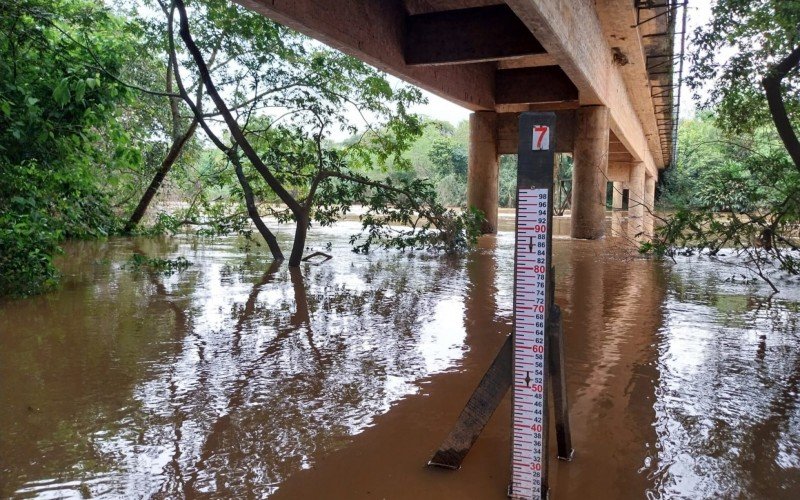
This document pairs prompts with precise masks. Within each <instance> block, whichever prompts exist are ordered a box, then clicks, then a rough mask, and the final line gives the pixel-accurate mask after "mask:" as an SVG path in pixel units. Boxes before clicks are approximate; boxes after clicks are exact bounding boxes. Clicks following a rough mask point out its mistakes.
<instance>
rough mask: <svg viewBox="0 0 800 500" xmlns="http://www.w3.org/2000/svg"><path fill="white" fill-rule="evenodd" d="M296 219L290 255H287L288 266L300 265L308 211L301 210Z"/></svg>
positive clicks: (304, 246) (306, 230)
mask: <svg viewBox="0 0 800 500" xmlns="http://www.w3.org/2000/svg"><path fill="white" fill-rule="evenodd" d="M296 219H297V226H296V227H295V229H294V243H292V255H290V256H289V267H300V261H302V260H303V251H304V250H305V248H306V235H308V224H309V219H308V213H306V212H305V211H303V213H302V214H301V215H300V216H297V217H296Z"/></svg>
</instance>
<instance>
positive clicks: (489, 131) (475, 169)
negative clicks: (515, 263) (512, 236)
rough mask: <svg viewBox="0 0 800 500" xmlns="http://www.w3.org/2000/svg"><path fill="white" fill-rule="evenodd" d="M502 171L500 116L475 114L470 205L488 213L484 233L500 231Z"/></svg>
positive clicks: (472, 118) (471, 137)
mask: <svg viewBox="0 0 800 500" xmlns="http://www.w3.org/2000/svg"><path fill="white" fill-rule="evenodd" d="M499 172H500V163H499V161H498V154H497V113H495V112H494V111H476V112H475V113H472V114H471V115H470V117H469V172H468V177H467V205H469V206H471V207H475V208H477V209H479V210H481V211H483V213H484V214H486V223H485V224H484V227H483V232H484V234H486V233H496V232H497V207H498V203H499Z"/></svg>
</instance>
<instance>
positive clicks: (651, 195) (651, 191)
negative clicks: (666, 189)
mask: <svg viewBox="0 0 800 500" xmlns="http://www.w3.org/2000/svg"><path fill="white" fill-rule="evenodd" d="M655 200H656V178H655V177H647V179H646V180H645V186H644V205H645V213H644V234H645V235H646V236H647V237H648V238H652V237H653V235H654V234H655V233H654V232H653V229H654V228H653V222H654V217H653V214H654V213H655V209H656V207H655Z"/></svg>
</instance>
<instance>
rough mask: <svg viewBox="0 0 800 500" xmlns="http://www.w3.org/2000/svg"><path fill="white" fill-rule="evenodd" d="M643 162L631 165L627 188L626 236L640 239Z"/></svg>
mask: <svg viewBox="0 0 800 500" xmlns="http://www.w3.org/2000/svg"><path fill="white" fill-rule="evenodd" d="M645 174H646V169H645V166H644V162H641V161H640V162H636V163H634V164H632V165H631V179H630V181H629V184H630V187H629V188H628V236H630V237H631V238H632V239H633V238H636V239H640V238H642V236H643V235H644V213H645V210H644V204H645V196H644V191H645V176H646V175H645Z"/></svg>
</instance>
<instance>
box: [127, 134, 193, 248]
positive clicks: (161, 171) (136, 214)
mask: <svg viewBox="0 0 800 500" xmlns="http://www.w3.org/2000/svg"><path fill="white" fill-rule="evenodd" d="M196 129H197V120H193V121H192V123H191V125H189V128H188V129H187V130H186V133H184V134H183V135H181V136H180V137H178V138H177V139H175V140H174V141H173V142H172V146H171V147H170V148H169V152H168V153H167V156H166V157H165V158H164V160H163V161H162V162H161V166H159V167H158V170H157V171H156V175H155V176H153V180H152V181H150V185H149V186H148V187H147V190H146V191H145V192H144V194H143V195H142V198H141V199H140V200H139V204H138V205H136V209H135V210H134V211H133V213H132V214H131V217H130V219H128V222H127V223H125V228H124V229H123V230H122V231H123V232H124V233H130V232H131V231H133V228H135V227H136V226H137V225H138V224H139V222H141V221H142V217H144V214H145V213H146V212H147V208H148V207H149V206H150V202H152V201H153V198H154V197H155V196H156V193H158V190H159V188H160V187H161V183H162V182H164V179H165V178H166V177H167V174H168V173H169V171H170V170H171V169H172V166H173V165H175V162H176V161H178V158H179V157H180V155H181V152H182V151H183V148H184V146H186V143H187V142H189V139H191V138H192V136H193V135H194V132H195V130H196Z"/></svg>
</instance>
